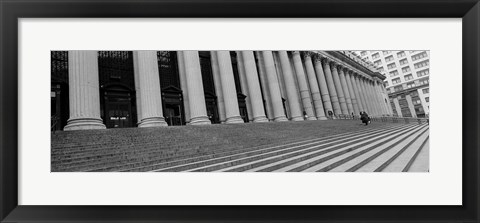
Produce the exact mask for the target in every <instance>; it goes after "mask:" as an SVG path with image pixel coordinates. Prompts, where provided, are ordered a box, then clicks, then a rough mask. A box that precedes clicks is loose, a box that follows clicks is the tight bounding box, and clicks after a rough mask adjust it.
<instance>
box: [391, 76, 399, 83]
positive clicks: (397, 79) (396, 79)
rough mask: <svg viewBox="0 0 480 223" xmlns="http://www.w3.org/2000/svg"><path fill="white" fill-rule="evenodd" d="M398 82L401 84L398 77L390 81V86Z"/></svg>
mask: <svg viewBox="0 0 480 223" xmlns="http://www.w3.org/2000/svg"><path fill="white" fill-rule="evenodd" d="M400 82H401V81H400V78H399V77H397V78H395V79H393V80H392V84H398V83H400Z"/></svg>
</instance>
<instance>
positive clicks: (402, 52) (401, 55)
mask: <svg viewBox="0 0 480 223" xmlns="http://www.w3.org/2000/svg"><path fill="white" fill-rule="evenodd" d="M404 56H405V52H404V51H400V52H398V53H397V57H398V58H402V57H404ZM405 60H406V59H405Z"/></svg>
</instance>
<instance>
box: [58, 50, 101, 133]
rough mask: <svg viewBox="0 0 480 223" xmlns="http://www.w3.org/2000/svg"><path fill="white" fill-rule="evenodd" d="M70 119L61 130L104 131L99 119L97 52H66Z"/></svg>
mask: <svg viewBox="0 0 480 223" xmlns="http://www.w3.org/2000/svg"><path fill="white" fill-rule="evenodd" d="M68 86H69V90H68V92H69V97H68V99H69V103H70V104H69V106H70V118H69V119H68V121H67V125H66V126H65V128H64V129H63V130H65V131H70V130H83V129H105V125H104V124H103V121H102V119H101V118H100V90H99V86H100V85H99V81H98V54H97V51H90V50H82V51H68Z"/></svg>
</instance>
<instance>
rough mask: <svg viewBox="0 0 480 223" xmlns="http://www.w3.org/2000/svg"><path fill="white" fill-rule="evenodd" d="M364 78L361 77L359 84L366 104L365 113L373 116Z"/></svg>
mask: <svg viewBox="0 0 480 223" xmlns="http://www.w3.org/2000/svg"><path fill="white" fill-rule="evenodd" d="M363 79H364V77H359V78H358V83H359V86H360V89H361V90H360V92H361V94H362V96H363V99H364V102H365V112H367V113H368V114H372V105H371V103H370V98H369V97H368V92H367V90H366V88H365V82H364V80H363Z"/></svg>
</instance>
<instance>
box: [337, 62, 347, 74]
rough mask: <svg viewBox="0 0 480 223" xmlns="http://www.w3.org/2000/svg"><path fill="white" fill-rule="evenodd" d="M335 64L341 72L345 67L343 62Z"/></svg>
mask: <svg viewBox="0 0 480 223" xmlns="http://www.w3.org/2000/svg"><path fill="white" fill-rule="evenodd" d="M335 65H336V66H337V70H338V71H339V72H343V69H344V68H345V67H344V66H343V65H342V64H339V63H335Z"/></svg>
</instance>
